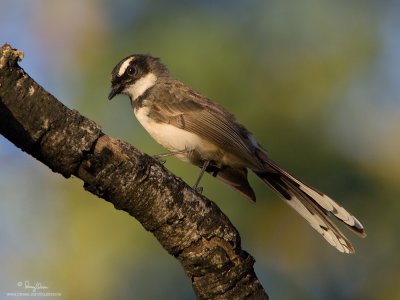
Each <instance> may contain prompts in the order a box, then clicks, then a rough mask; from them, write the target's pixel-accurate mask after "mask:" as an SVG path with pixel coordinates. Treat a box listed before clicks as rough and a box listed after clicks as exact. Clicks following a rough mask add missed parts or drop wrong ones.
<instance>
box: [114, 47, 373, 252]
mask: <svg viewBox="0 0 400 300" xmlns="http://www.w3.org/2000/svg"><path fill="white" fill-rule="evenodd" d="M118 94H123V95H127V96H128V97H129V98H130V102H131V106H132V108H133V112H134V114H135V116H136V118H137V120H138V121H139V122H140V123H141V125H142V126H143V127H144V129H145V130H146V131H147V132H148V133H149V134H150V135H151V136H152V137H153V139H154V140H155V141H156V142H158V143H159V144H161V145H162V146H163V147H165V148H166V149H167V151H168V152H167V153H165V154H162V155H159V156H155V157H156V158H157V159H160V160H161V158H162V157H167V156H175V157H177V158H179V159H181V160H183V161H185V162H188V163H191V164H193V165H195V166H197V167H199V168H201V172H200V174H199V176H198V178H197V179H196V182H195V185H194V188H195V189H197V190H199V191H200V192H201V188H199V187H198V184H199V182H200V179H201V178H202V176H203V174H204V173H205V172H207V173H209V174H211V175H212V176H214V177H216V178H217V179H220V180H221V181H223V182H224V183H226V184H228V185H229V186H231V187H232V188H234V189H235V190H237V191H238V192H240V193H241V194H243V195H244V196H245V197H247V198H249V199H250V200H251V201H254V202H255V201H256V195H255V193H254V191H253V189H252V187H251V186H250V184H249V182H248V178H247V175H248V170H251V171H252V172H254V173H255V174H256V175H257V176H258V177H259V178H260V179H261V181H262V182H264V183H265V184H266V185H267V186H268V187H270V188H271V189H272V190H274V191H275V192H276V193H277V194H278V196H279V197H280V198H281V199H283V200H284V201H285V202H286V203H287V204H289V205H290V206H291V207H292V208H293V209H294V210H296V211H297V212H298V213H299V214H300V215H301V216H302V217H303V218H304V219H305V220H306V221H307V222H308V223H309V224H310V225H311V227H312V228H314V229H315V230H316V231H317V232H318V233H320V234H321V235H322V236H323V237H324V238H325V240H326V241H327V242H328V243H329V244H331V245H332V246H334V247H335V248H336V249H337V250H339V251H340V252H343V253H354V252H355V250H354V247H353V246H352V244H351V243H350V241H349V240H348V239H347V238H346V237H345V236H344V235H343V233H342V232H341V231H340V230H339V228H338V227H337V226H336V225H335V223H334V222H333V221H332V219H334V218H336V219H337V220H339V221H341V222H342V223H344V224H345V225H346V226H347V227H348V228H350V229H351V230H352V231H353V232H354V233H356V234H357V235H359V236H360V237H365V236H366V232H365V231H364V227H363V225H362V224H361V223H360V221H358V220H357V218H356V217H355V216H353V215H352V214H351V213H350V212H348V211H347V210H346V209H344V208H343V207H342V206H341V205H339V204H338V203H337V202H335V201H334V200H332V199H331V198H330V197H328V196H327V195H325V194H323V193H322V192H320V191H318V190H317V189H315V188H313V187H311V186H309V185H307V184H306V183H304V182H302V181H301V180H299V179H297V178H296V177H294V176H293V175H291V174H289V173H288V172H287V171H285V170H284V169H283V168H281V167H280V166H279V165H278V164H277V163H276V162H275V161H273V160H272V159H271V158H270V157H269V155H268V154H267V151H266V150H265V149H264V148H263V147H262V146H261V145H260V144H259V143H258V142H257V140H256V139H255V137H254V136H253V134H251V133H250V131H249V130H247V129H246V128H245V127H244V126H243V125H242V124H241V123H239V122H238V121H237V120H236V118H235V117H234V116H233V115H232V114H230V113H229V112H228V111H227V110H226V109H224V108H223V107H222V106H220V105H219V104H217V103H216V102H213V101H212V100H210V99H209V98H207V97H205V96H203V95H202V94H200V93H199V92H197V91H195V90H194V89H192V88H190V87H189V86H187V85H185V84H184V83H183V82H181V81H179V80H178V79H175V78H174V77H173V76H172V75H171V74H170V72H169V70H168V68H167V67H166V65H164V64H163V63H162V62H161V61H160V59H159V58H157V57H153V56H151V55H147V54H134V55H130V56H128V57H126V58H124V59H122V60H121V61H120V62H119V63H118V64H117V65H116V66H115V67H114V69H113V70H112V73H111V91H110V93H109V95H108V99H109V100H111V99H113V98H114V97H115V96H116V95H118Z"/></svg>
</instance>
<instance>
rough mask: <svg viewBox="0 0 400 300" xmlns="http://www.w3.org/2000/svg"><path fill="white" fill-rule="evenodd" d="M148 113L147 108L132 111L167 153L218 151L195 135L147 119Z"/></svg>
mask: <svg viewBox="0 0 400 300" xmlns="http://www.w3.org/2000/svg"><path fill="white" fill-rule="evenodd" d="M148 112H149V108H148V107H141V108H139V109H135V110H134V113H135V115H136V118H137V119H138V121H139V122H140V124H142V126H143V127H144V129H146V130H147V132H148V133H149V134H150V135H151V136H152V137H153V138H154V139H155V140H156V141H157V143H159V144H161V145H162V146H164V147H165V148H167V149H168V150H169V151H181V150H189V151H190V150H197V151H199V152H200V153H210V152H215V151H218V149H217V147H215V146H214V145H213V144H211V143H210V142H208V141H205V140H204V139H202V138H200V137H199V136H198V135H196V134H193V133H191V132H188V131H186V130H183V129H180V128H177V127H175V126H172V125H169V124H165V123H157V122H155V121H154V120H153V119H151V118H149V117H148ZM179 158H181V159H184V160H186V159H185V157H183V156H179Z"/></svg>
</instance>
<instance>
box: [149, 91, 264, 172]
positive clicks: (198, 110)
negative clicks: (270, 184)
mask: <svg viewBox="0 0 400 300" xmlns="http://www.w3.org/2000/svg"><path fill="white" fill-rule="evenodd" d="M174 91H175V92H174ZM165 94H166V93H165V90H164V93H153V97H161V95H163V96H162V97H163V99H162V101H160V100H159V99H154V100H153V101H151V102H152V109H151V113H150V117H151V118H153V119H154V120H156V121H158V122H164V123H167V124H171V125H174V126H176V127H178V128H181V129H185V130H187V131H189V132H192V133H195V134H197V135H199V136H200V137H202V138H203V139H206V140H208V141H210V142H212V143H213V144H215V145H217V146H218V147H219V148H221V149H223V150H225V151H227V152H229V153H231V154H233V155H235V156H236V157H238V158H240V159H241V160H242V161H244V162H245V163H246V166H248V167H250V168H256V169H258V168H260V167H262V164H261V162H260V161H259V160H258V159H257V158H256V157H255V156H254V151H255V147H254V145H253V143H252V142H251V141H250V140H249V132H248V131H247V129H246V128H244V127H243V126H242V125H241V124H239V123H238V122H237V121H236V120H235V118H234V117H233V116H232V115H231V114H230V113H228V112H227V111H225V110H224V109H223V108H222V107H220V106H219V105H217V104H215V103H213V102H211V101H210V100H208V99H207V98H205V97H203V96H201V95H200V94H197V93H196V92H194V91H192V90H190V89H188V88H187V87H185V86H183V85H178V86H174V87H173V88H171V87H169V88H168V93H167V96H165Z"/></svg>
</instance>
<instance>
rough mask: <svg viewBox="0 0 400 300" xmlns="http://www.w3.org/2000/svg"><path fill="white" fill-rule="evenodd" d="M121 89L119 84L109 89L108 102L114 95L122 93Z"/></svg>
mask: <svg viewBox="0 0 400 300" xmlns="http://www.w3.org/2000/svg"><path fill="white" fill-rule="evenodd" d="M122 89H123V87H122V85H120V84H117V85H115V86H113V87H112V89H111V92H110V93H109V94H108V100H111V99H112V98H114V97H115V96H116V95H118V94H120V93H121V92H122Z"/></svg>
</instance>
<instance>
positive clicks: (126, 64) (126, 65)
mask: <svg viewBox="0 0 400 300" xmlns="http://www.w3.org/2000/svg"><path fill="white" fill-rule="evenodd" d="M132 60H133V57H129V58H127V59H126V60H125V61H124V62H123V63H122V65H121V67H120V68H119V70H118V76H122V75H123V74H124V73H125V71H126V68H127V67H128V66H129V64H130V63H131V61H132Z"/></svg>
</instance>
